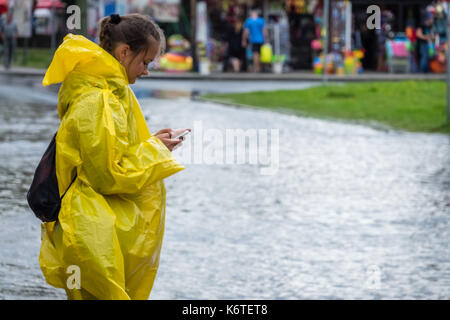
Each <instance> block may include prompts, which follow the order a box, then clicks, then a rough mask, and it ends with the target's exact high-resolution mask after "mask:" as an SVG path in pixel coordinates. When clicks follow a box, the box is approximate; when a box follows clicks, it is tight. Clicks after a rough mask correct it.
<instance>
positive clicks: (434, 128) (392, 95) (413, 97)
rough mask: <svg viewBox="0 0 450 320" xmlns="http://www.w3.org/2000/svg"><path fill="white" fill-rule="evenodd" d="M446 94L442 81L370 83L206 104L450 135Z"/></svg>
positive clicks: (216, 97) (224, 97)
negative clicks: (253, 108) (258, 108)
mask: <svg viewBox="0 0 450 320" xmlns="http://www.w3.org/2000/svg"><path fill="white" fill-rule="evenodd" d="M445 90H446V84H445V82H442V81H401V82H370V83H349V84H344V85H339V84H330V85H326V86H317V87H313V88H309V89H304V90H277V91H258V92H250V93H233V94H208V95H204V96H202V97H201V98H202V99H206V100H210V101H216V102H223V103H228V104H230V103H231V104H237V105H247V106H254V107H260V108H267V109H272V110H274V111H283V112H285V111H286V110H288V111H289V112H292V113H294V114H297V115H300V116H307V117H315V118H324V119H340V120H347V121H350V122H357V123H361V122H362V123H370V124H371V125H373V124H374V123H375V124H379V125H380V127H381V126H388V127H391V128H393V129H400V130H407V131H412V132H439V133H447V134H449V133H450V125H449V124H447V123H446V122H447V119H446V91H445ZM375 126H376V125H375Z"/></svg>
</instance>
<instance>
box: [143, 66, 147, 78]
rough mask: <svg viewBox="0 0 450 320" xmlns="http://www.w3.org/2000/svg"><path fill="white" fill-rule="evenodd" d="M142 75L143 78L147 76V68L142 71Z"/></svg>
mask: <svg viewBox="0 0 450 320" xmlns="http://www.w3.org/2000/svg"><path fill="white" fill-rule="evenodd" d="M142 75H143V76H146V75H148V69H147V68H145V69H144V72H143V73H142Z"/></svg>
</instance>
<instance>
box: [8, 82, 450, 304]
mask: <svg viewBox="0 0 450 320" xmlns="http://www.w3.org/2000/svg"><path fill="white" fill-rule="evenodd" d="M279 85H280V86H281V87H284V88H301V87H303V88H305V87H308V86H310V85H311V84H302V83H290V84H288V83H281V84H279ZM244 86H246V88H247V90H251V89H260V90H267V89H270V88H274V87H273V86H272V85H271V86H268V85H267V83H266V84H263V83H261V84H239V83H226V82H223V83H214V84H212V83H204V82H201V83H192V82H188V81H184V82H183V81H179V82H175V83H171V82H170V81H153V80H152V81H149V80H142V81H140V82H139V81H138V83H137V84H136V85H135V86H134V87H133V90H135V92H136V95H137V96H138V98H139V100H140V103H141V107H142V109H143V112H144V115H145V116H146V119H147V123H148V125H149V128H150V131H151V132H152V133H154V132H156V131H158V130H159V129H161V128H166V127H172V128H185V127H188V128H193V129H194V125H195V123H201V124H202V125H203V132H205V131H206V130H207V129H215V130H216V132H222V133H223V134H224V135H225V131H226V129H243V130H252V129H256V130H259V129H267V130H269V131H270V129H277V130H278V132H279V163H278V167H277V169H278V170H277V171H276V173H275V174H274V175H263V174H261V170H260V169H261V167H262V165H261V164H250V163H247V162H246V163H244V164H227V163H223V164H205V163H195V161H188V162H187V163H185V167H186V170H184V171H181V172H180V173H178V174H176V175H174V176H172V177H170V178H168V179H166V180H165V181H166V188H167V210H166V231H165V235H164V243H163V249H162V253H161V261H160V268H159V271H158V275H157V277H156V280H155V285H154V287H153V290H152V293H151V295H150V299H450V251H449V243H450V137H449V136H447V135H441V134H418V133H404V132H397V131H391V130H378V129H377V130H376V129H372V128H370V127H366V126H363V125H353V124H347V123H343V122H342V123H341V122H331V121H325V120H317V119H310V118H301V117H297V116H291V115H287V114H279V113H275V112H270V111H266V110H254V109H241V108H234V107H226V106H221V105H217V104H212V103H205V102H198V101H194V100H192V99H191V98H190V97H191V95H192V93H193V92H214V91H216V92H231V91H242V90H243V89H242V88H243V87H244ZM169 89H175V90H169ZM0 98H1V99H0V257H1V258H0V298H1V299H65V298H66V296H65V293H64V290H62V289H55V288H53V287H51V286H49V285H47V284H46V282H45V280H44V277H43V275H42V273H41V270H40V268H39V262H38V256H39V248H40V223H39V220H38V219H37V218H35V217H34V215H33V213H32V211H31V210H30V209H29V207H28V205H27V202H26V192H27V190H28V187H29V185H30V183H31V180H32V178H33V173H34V170H35V167H36V165H37V163H38V161H39V160H40V158H41V156H42V154H43V152H44V151H45V148H46V146H47V145H48V143H49V141H50V139H51V137H52V135H53V134H54V132H55V131H56V130H57V127H58V125H59V119H58V116H57V110H56V103H57V88H50V89H45V90H44V89H42V87H40V85H39V84H36V82H35V81H32V80H29V81H28V80H16V82H14V81H11V80H10V79H7V80H5V79H3V80H2V81H0ZM163 98H164V99H163ZM167 98H170V99H167ZM199 135H200V133H199V132H198V131H195V130H194V131H193V134H192V135H191V137H189V138H188V140H187V141H185V142H184V144H186V145H185V146H182V147H181V148H179V149H177V150H176V151H174V155H175V157H177V158H179V159H184V160H186V159H187V157H186V154H188V155H189V154H190V153H189V152H187V151H186V150H192V145H191V144H190V141H202V143H204V147H205V148H206V147H208V148H209V150H213V151H214V148H216V147H217V148H218V146H219V145H217V146H215V145H214V144H211V143H209V142H208V141H207V140H205V139H203V140H201V137H200V136H199ZM183 148H188V149H183ZM189 148H190V149H189ZM215 151H217V150H215ZM244 151H245V152H248V150H244ZM192 155H193V154H192ZM180 162H182V163H184V162H183V161H181V160H180ZM81 277H82V275H81Z"/></svg>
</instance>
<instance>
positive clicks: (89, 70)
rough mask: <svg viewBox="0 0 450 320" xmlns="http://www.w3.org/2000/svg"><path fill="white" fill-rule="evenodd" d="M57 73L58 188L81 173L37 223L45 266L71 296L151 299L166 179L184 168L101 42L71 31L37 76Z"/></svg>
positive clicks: (50, 77)
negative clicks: (52, 214) (52, 215)
mask: <svg viewBox="0 0 450 320" xmlns="http://www.w3.org/2000/svg"><path fill="white" fill-rule="evenodd" d="M60 82H63V84H62V86H61V88H60V90H59V95H58V98H59V101H58V113H59V117H60V119H61V125H60V128H59V130H58V134H57V136H56V175H57V178H58V186H59V191H60V195H61V196H62V195H63V194H64V192H65V190H66V189H67V188H68V186H69V185H70V182H71V181H72V178H73V177H74V176H75V173H76V174H77V178H76V179H75V181H74V183H73V184H72V185H71V186H70V188H69V189H68V191H67V193H66V195H65V196H64V198H63V200H62V204H61V211H60V212H59V219H58V221H57V222H50V223H43V224H42V243H41V251H40V256H39V262H40V266H41V270H42V272H43V273H44V276H45V278H46V281H47V282H48V283H49V284H51V285H53V286H55V287H57V288H64V289H65V290H66V292H67V295H68V298H70V299H86V298H97V299H148V297H149V295H150V291H151V289H152V286H153V282H154V279H155V276H156V272H157V269H158V264H159V255H160V250H161V245H162V239H163V233H164V220H165V201H166V198H165V195H166V194H165V188H164V183H163V179H164V178H166V177H168V176H170V175H172V174H174V173H176V172H178V171H180V170H183V169H184V167H183V166H182V165H180V164H179V163H178V162H177V161H176V160H175V159H174V158H173V156H172V154H171V152H170V151H169V149H167V147H166V146H165V145H164V144H163V143H162V142H161V141H160V140H159V139H158V138H156V137H154V136H152V135H151V134H150V132H149V130H148V127H147V124H146V122H145V118H144V117H143V115H142V111H141V109H140V106H139V103H138V101H137V99H136V97H135V95H134V93H133V91H132V90H131V89H130V87H129V85H128V84H129V83H128V77H127V74H126V70H125V68H124V67H123V66H122V65H121V64H120V63H119V62H118V61H117V60H116V59H115V58H114V57H113V56H111V55H110V54H109V53H108V52H106V51H105V50H103V49H102V48H101V47H100V46H98V45H97V44H95V43H94V42H91V41H89V40H88V39H86V38H84V37H83V36H79V35H72V34H69V35H67V36H66V37H65V38H64V42H63V43H62V44H61V46H60V47H59V48H58V49H57V51H56V53H55V56H54V58H53V61H52V63H51V65H50V67H49V68H48V70H47V73H46V75H45V78H44V80H43V85H44V86H46V85H50V84H54V83H60ZM72 265H74V266H77V267H78V268H79V269H78V270H79V271H80V272H79V274H78V273H77V274H76V269H74V268H76V267H70V266H72ZM69 267H70V268H69ZM78 275H79V280H80V285H81V289H80V290H78V289H76V285H77V279H78V278H77V276H78ZM68 283H69V286H68ZM74 287H75V289H70V288H74Z"/></svg>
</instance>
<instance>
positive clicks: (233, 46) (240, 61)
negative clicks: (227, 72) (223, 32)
mask: <svg viewBox="0 0 450 320" xmlns="http://www.w3.org/2000/svg"><path fill="white" fill-rule="evenodd" d="M243 33H244V29H243V27H242V21H241V20H240V19H239V18H235V19H233V20H232V24H231V26H230V31H229V32H228V34H227V44H228V48H227V62H228V63H229V64H231V68H232V71H233V72H239V71H241V70H242V66H243V65H244V61H245V58H246V57H245V47H243V46H242V36H243Z"/></svg>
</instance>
